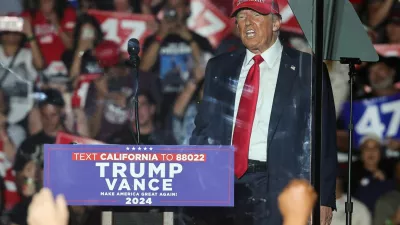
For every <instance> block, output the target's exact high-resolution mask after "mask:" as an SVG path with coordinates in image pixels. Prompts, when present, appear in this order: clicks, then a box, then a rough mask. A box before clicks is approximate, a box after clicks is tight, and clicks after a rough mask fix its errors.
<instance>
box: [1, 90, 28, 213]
mask: <svg viewBox="0 0 400 225" xmlns="http://www.w3.org/2000/svg"><path fill="white" fill-rule="evenodd" d="M9 102H10V98H9V97H8V96H7V95H6V94H5V93H4V92H3V90H1V89H0V176H1V178H2V184H3V185H2V186H3V189H2V192H1V194H2V195H1V196H2V199H1V203H2V204H1V205H2V207H1V209H2V210H5V211H6V212H8V211H9V210H11V209H12V207H14V205H15V204H17V203H18V202H19V201H20V196H19V194H18V192H17V188H16V185H15V182H14V181H15V180H14V175H13V169H12V166H13V163H14V159H15V155H16V152H17V151H16V150H17V149H18V148H19V146H20V145H21V143H22V142H23V141H24V139H25V138H26V136H27V135H26V132H25V130H24V129H23V128H22V127H21V126H20V125H17V124H9V123H8V122H7V116H8V115H9V113H10V110H9V109H10V104H9Z"/></svg>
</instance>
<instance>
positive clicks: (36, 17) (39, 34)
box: [23, 0, 76, 80]
mask: <svg viewBox="0 0 400 225" xmlns="http://www.w3.org/2000/svg"><path fill="white" fill-rule="evenodd" d="M67 4H68V2H67V1H58V0H38V2H36V4H35V5H34V7H33V8H32V9H28V10H27V11H25V12H24V13H23V16H24V17H25V18H26V19H27V21H29V22H30V23H31V24H32V27H33V30H34V33H33V34H34V36H35V38H36V39H37V40H38V44H39V47H40V50H41V53H42V55H43V57H44V60H45V65H46V70H44V71H43V73H44V74H45V76H44V77H43V78H42V80H51V79H52V78H53V76H54V75H60V74H62V75H64V73H66V67H65V65H64V64H63V63H62V61H61V56H62V54H63V52H64V51H65V50H66V49H70V48H72V44H73V41H72V40H73V33H72V31H73V29H74V26H75V20H76V12H75V10H74V9H73V8H72V7H68V5H67Z"/></svg>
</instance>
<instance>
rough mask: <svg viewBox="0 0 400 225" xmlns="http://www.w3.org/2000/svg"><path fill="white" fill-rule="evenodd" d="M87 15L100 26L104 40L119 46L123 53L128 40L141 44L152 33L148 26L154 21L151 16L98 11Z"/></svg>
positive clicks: (90, 11) (91, 11) (92, 11)
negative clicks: (133, 39)
mask: <svg viewBox="0 0 400 225" xmlns="http://www.w3.org/2000/svg"><path fill="white" fill-rule="evenodd" d="M89 14H91V15H92V16H94V17H96V19H97V20H98V21H99V23H100V24H101V28H102V30H103V32H104V34H105V39H107V40H110V41H114V42H116V43H118V44H120V45H121V50H122V51H123V52H125V51H126V48H127V45H128V41H129V39H131V38H136V39H138V40H139V42H140V43H142V44H143V42H144V40H145V39H146V37H148V36H149V35H151V34H152V33H153V31H152V29H150V26H149V24H151V23H154V21H155V19H154V17H153V16H149V15H137V14H129V13H115V12H109V11H99V10H89Z"/></svg>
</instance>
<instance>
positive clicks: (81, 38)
mask: <svg viewBox="0 0 400 225" xmlns="http://www.w3.org/2000/svg"><path fill="white" fill-rule="evenodd" d="M73 36H74V41H73V44H72V49H71V50H67V51H65V52H64V53H63V55H62V60H63V62H64V64H65V65H66V67H67V68H68V72H69V77H70V78H72V79H75V78H76V77H77V76H78V75H80V74H93V73H101V72H102V70H101V69H100V68H99V65H98V63H97V60H96V58H95V56H94V54H93V51H92V50H93V49H94V48H95V47H96V46H97V45H98V44H99V43H101V42H102V41H103V36H104V35H103V32H102V30H101V26H100V24H99V22H98V21H97V19H96V18H95V17H93V16H91V15H89V14H82V15H81V16H79V17H78V19H77V22H76V26H75V29H74V35H73Z"/></svg>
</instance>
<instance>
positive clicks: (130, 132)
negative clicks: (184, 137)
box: [107, 92, 176, 145]
mask: <svg viewBox="0 0 400 225" xmlns="http://www.w3.org/2000/svg"><path fill="white" fill-rule="evenodd" d="M138 101H139V129H140V137H139V138H140V143H139V144H142V145H174V144H176V141H175V139H174V136H173V135H172V134H170V133H169V132H165V131H163V130H160V129H158V127H157V126H156V123H155V115H156V106H157V104H156V101H155V99H154V97H153V96H152V95H151V94H150V93H149V92H143V93H139V95H138ZM135 120H136V118H135V117H133V121H132V120H129V122H128V123H126V124H125V126H124V127H123V128H122V129H121V130H120V131H117V132H116V133H115V134H114V135H112V136H111V137H110V138H109V139H108V141H107V143H110V144H137V132H136V126H135Z"/></svg>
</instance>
